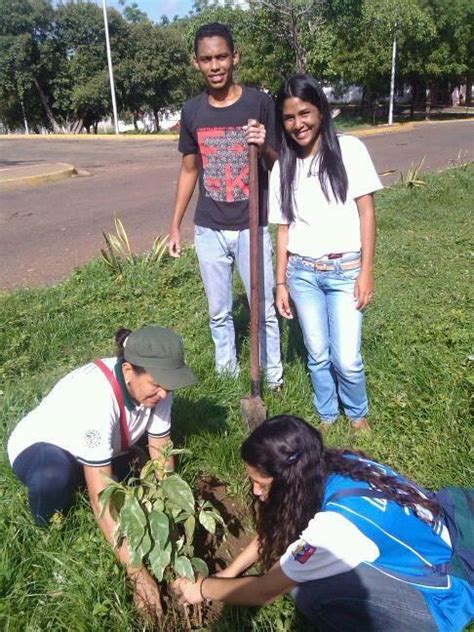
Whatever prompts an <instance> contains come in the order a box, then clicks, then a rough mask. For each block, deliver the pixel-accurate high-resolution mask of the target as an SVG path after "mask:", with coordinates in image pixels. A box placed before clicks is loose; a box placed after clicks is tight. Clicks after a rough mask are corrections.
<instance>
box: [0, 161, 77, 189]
mask: <svg viewBox="0 0 474 632" xmlns="http://www.w3.org/2000/svg"><path fill="white" fill-rule="evenodd" d="M28 168H29V167H16V168H13V169H11V173H7V170H5V171H0V191H5V190H8V189H12V188H14V187H16V186H21V185H27V186H32V185H36V184H41V183H42V182H55V181H57V180H64V179H65V178H70V177H71V176H73V175H74V174H75V173H76V169H75V168H74V166H73V165H70V164H67V163H63V162H60V163H55V164H54V165H47V166H45V167H44V170H41V167H39V169H40V172H39V173H30V174H25V170H26V169H28ZM37 168H38V167H37ZM8 171H10V170H8Z"/></svg>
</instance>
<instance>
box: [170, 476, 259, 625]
mask: <svg viewBox="0 0 474 632" xmlns="http://www.w3.org/2000/svg"><path fill="white" fill-rule="evenodd" d="M197 496H198V497H199V498H203V499H204V500H209V501H210V502H211V503H212V504H213V505H214V507H215V508H216V509H217V510H218V511H219V512H220V514H221V516H222V518H223V519H224V522H225V524H226V530H225V539H224V540H223V539H222V534H219V533H217V534H216V536H212V535H211V534H206V533H205V532H203V531H202V530H201V531H200V537H198V538H197V539H196V542H195V547H194V552H195V555H196V556H197V557H200V558H202V559H203V560H205V562H206V563H207V565H208V567H209V573H210V574H211V575H212V574H213V573H217V572H218V571H220V570H222V569H223V568H225V567H226V566H228V564H229V563H230V562H231V561H232V560H233V559H234V558H235V557H236V556H237V555H238V554H239V553H240V552H241V551H242V550H243V549H244V548H245V547H246V546H247V544H249V542H250V541H251V540H252V538H253V537H254V534H253V531H252V530H251V529H249V525H250V522H251V517H250V512H249V509H248V507H247V505H246V504H245V502H242V500H240V499H238V498H234V497H229V496H227V486H226V484H225V483H223V482H222V481H219V480H218V479H216V478H214V477H210V476H201V477H200V478H199V479H198V481H197ZM165 601H166V606H167V616H166V621H165V622H163V623H162V626H161V627H159V628H158V629H160V630H166V632H184V631H185V630H192V629H207V627H208V626H209V625H210V624H211V623H213V622H214V621H216V620H217V619H218V618H219V617H220V616H221V614H222V610H223V604H221V603H217V602H215V603H209V604H203V605H202V606H201V608H194V609H192V608H189V609H188V613H187V615H186V614H185V613H183V610H182V608H180V607H179V606H177V605H176V604H175V603H174V600H173V598H172V595H171V594H168V595H167V597H165ZM163 625H164V627H163Z"/></svg>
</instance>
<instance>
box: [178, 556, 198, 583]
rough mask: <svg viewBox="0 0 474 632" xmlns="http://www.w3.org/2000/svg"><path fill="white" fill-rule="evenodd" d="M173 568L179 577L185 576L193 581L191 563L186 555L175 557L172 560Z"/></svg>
mask: <svg viewBox="0 0 474 632" xmlns="http://www.w3.org/2000/svg"><path fill="white" fill-rule="evenodd" d="M174 570H175V571H176V574H177V575H179V576H180V577H186V578H187V579H189V580H190V581H192V582H193V581H194V570H193V565H192V564H191V562H190V561H189V560H188V558H187V557H184V556H181V557H177V558H176V560H175V562H174Z"/></svg>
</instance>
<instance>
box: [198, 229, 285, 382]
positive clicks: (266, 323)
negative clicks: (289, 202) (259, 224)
mask: <svg viewBox="0 0 474 632" xmlns="http://www.w3.org/2000/svg"><path fill="white" fill-rule="evenodd" d="M260 230H261V242H260V243H261V246H262V247H261V249H260V257H261V264H260V266H259V269H260V327H259V332H260V363H261V366H262V369H263V371H264V372H265V374H266V379H267V382H268V383H269V384H281V383H282V375H283V367H282V362H281V352H280V331H279V328H278V320H277V317H276V313H275V305H274V298H273V286H274V278H273V265H272V242H271V238H270V234H269V232H268V228H261V229H260ZM194 234H195V246H196V253H197V256H198V260H199V267H200V270H201V277H202V281H203V283H204V288H205V291H206V295H207V300H208V304H209V316H210V328H211V335H212V339H213V341H214V345H215V358H216V370H217V372H218V373H220V374H222V373H229V374H231V375H237V374H238V371H239V368H238V362H237V354H236V349H235V330H234V320H233V317H232V273H233V269H234V265H236V266H237V270H238V271H239V275H240V278H241V279H242V282H243V284H244V286H245V291H246V293H247V298H248V300H250V245H249V239H250V235H249V230H248V229H247V230H213V229H212V228H205V227H203V226H196V227H195V231H194Z"/></svg>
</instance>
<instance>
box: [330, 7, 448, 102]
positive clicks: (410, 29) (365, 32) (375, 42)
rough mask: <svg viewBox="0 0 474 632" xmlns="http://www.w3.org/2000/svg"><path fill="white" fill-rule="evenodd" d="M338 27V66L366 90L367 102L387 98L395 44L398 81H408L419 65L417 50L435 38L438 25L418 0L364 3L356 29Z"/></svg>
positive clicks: (348, 79) (346, 78)
mask: <svg viewBox="0 0 474 632" xmlns="http://www.w3.org/2000/svg"><path fill="white" fill-rule="evenodd" d="M347 26H348V25H347V22H344V26H343V29H342V28H340V27H337V26H336V29H337V36H338V38H337V39H338V42H339V46H338V53H337V62H336V64H337V66H338V68H339V73H340V76H341V77H342V79H343V81H344V82H345V83H356V84H358V85H361V86H363V87H364V92H365V96H366V98H367V100H368V101H369V102H370V103H373V102H375V101H376V99H377V98H378V97H380V96H381V95H387V94H388V92H389V85H390V71H391V63H392V42H393V37H394V34H395V33H396V37H397V45H398V51H399V53H398V63H397V69H398V78H399V81H403V80H404V79H405V80H406V79H407V78H408V77H409V76H410V73H411V71H412V69H413V68H414V67H415V66H416V65H417V64H418V63H419V59H416V58H415V57H413V54H410V51H411V53H413V51H414V50H417V49H420V48H421V47H423V46H426V45H427V44H428V43H429V42H430V41H431V40H432V39H433V37H434V36H435V32H436V31H435V25H434V23H433V21H432V19H431V18H430V16H429V14H428V13H427V12H426V11H424V10H423V9H422V8H421V7H420V6H419V4H418V2H417V0H363V1H362V2H361V4H360V13H359V18H358V20H357V21H354V23H353V24H352V27H350V28H347Z"/></svg>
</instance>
